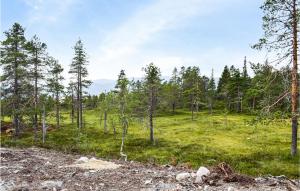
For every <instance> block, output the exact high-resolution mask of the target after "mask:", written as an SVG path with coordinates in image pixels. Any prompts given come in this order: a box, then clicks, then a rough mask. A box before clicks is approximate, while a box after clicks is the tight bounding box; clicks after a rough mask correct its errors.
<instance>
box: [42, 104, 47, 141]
mask: <svg viewBox="0 0 300 191" xmlns="http://www.w3.org/2000/svg"><path fill="white" fill-rule="evenodd" d="M42 131H43V143H45V140H46V132H47V127H46V111H45V105H44V106H43V124H42Z"/></svg>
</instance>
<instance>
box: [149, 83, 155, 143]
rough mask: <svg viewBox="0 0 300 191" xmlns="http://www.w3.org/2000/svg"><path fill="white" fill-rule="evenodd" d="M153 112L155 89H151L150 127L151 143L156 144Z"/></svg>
mask: <svg viewBox="0 0 300 191" xmlns="http://www.w3.org/2000/svg"><path fill="white" fill-rule="evenodd" d="M153 110H154V87H151V90H150V108H149V126H150V142H151V143H154V130H153Z"/></svg>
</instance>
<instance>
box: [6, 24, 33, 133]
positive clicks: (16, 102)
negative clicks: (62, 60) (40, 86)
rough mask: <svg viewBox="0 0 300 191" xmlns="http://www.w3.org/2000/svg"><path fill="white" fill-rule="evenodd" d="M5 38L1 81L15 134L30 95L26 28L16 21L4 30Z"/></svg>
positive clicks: (17, 131)
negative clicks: (28, 93)
mask: <svg viewBox="0 0 300 191" xmlns="http://www.w3.org/2000/svg"><path fill="white" fill-rule="evenodd" d="M4 35H5V39H4V40H3V41H2V42H1V68H2V71H3V73H2V75H1V83H2V89H1V92H3V93H2V96H4V97H6V98H7V100H9V108H11V109H12V115H13V126H14V128H15V135H16V136H18V135H19V133H20V123H21V119H22V109H23V108H24V103H25V101H26V99H27V98H28V96H26V93H27V92H28V91H27V90H28V87H29V79H28V71H27V66H28V62H27V55H26V39H25V36H24V28H23V27H22V26H21V25H20V24H18V23H15V24H14V25H13V26H12V28H11V29H9V30H8V31H6V32H4Z"/></svg>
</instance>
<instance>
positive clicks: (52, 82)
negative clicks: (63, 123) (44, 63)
mask: <svg viewBox="0 0 300 191" xmlns="http://www.w3.org/2000/svg"><path fill="white" fill-rule="evenodd" d="M48 62H49V64H50V67H51V69H50V72H49V73H50V77H49V78H48V84H47V86H48V88H49V92H51V93H52V94H53V95H54V97H55V107H56V127H57V128H59V127H60V95H61V94H62V93H63V92H64V86H63V85H62V81H63V80H64V77H63V76H62V74H61V73H62V72H63V70H64V69H63V68H62V66H61V65H60V64H59V63H58V60H55V59H54V58H49V61H48Z"/></svg>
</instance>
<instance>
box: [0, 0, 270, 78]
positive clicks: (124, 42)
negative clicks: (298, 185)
mask: <svg viewBox="0 0 300 191" xmlns="http://www.w3.org/2000/svg"><path fill="white" fill-rule="evenodd" d="M261 4H262V0H1V33H3V31H6V30H7V29H9V28H10V27H11V25H12V24H13V23H14V22H19V23H20V24H21V25H22V26H24V27H25V28H26V37H27V38H31V37H32V36H33V35H34V34H37V35H38V36H39V37H40V39H41V40H42V41H43V42H46V43H47V45H48V52H49V54H50V55H51V56H53V57H55V58H57V59H58V60H59V61H60V63H61V64H62V65H63V66H64V68H65V76H68V74H67V71H68V69H69V64H70V62H71V59H72V56H73V50H72V47H73V46H74V44H75V42H76V41H77V40H78V38H79V37H80V38H81V39H82V40H83V42H84V44H85V47H86V51H87V53H88V56H89V66H88V70H89V74H90V79H92V80H95V79H115V78H116V77H117V75H118V73H119V71H120V70H121V69H125V71H126V73H127V75H128V76H129V77H141V76H143V71H142V69H141V68H142V67H144V66H146V64H149V63H150V62H154V64H156V65H158V66H159V67H160V68H161V72H162V75H163V76H169V75H171V71H172V69H173V68H174V67H180V66H182V65H184V66H189V65H195V66H199V67H200V71H201V73H202V74H205V75H208V76H209V75H210V73H211V70H212V68H213V69H214V71H215V76H216V77H218V76H220V74H221V72H222V70H223V67H224V66H225V65H236V66H238V67H241V66H242V64H243V59H244V56H247V57H248V60H251V61H253V62H262V61H263V60H264V59H265V55H263V54H262V53H259V52H257V51H256V50H252V49H251V48H250V45H251V44H254V43H255V42H257V40H258V39H259V38H260V37H261V36H262V29H261V24H262V23H261V17H262V12H261V10H260V9H259V6H260V5H261ZM1 39H3V34H1Z"/></svg>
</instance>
